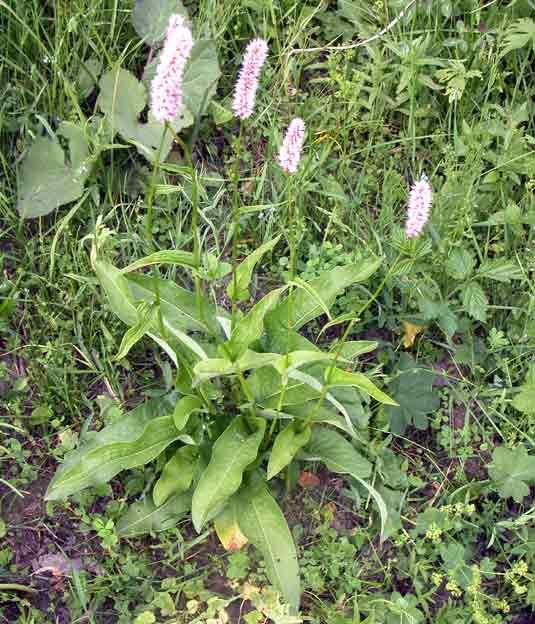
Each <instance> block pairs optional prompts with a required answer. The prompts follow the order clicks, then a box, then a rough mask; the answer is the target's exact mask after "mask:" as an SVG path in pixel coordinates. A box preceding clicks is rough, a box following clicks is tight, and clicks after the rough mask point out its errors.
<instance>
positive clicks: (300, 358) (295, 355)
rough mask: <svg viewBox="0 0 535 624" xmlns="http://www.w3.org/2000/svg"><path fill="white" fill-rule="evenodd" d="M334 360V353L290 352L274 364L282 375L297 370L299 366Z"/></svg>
mask: <svg viewBox="0 0 535 624" xmlns="http://www.w3.org/2000/svg"><path fill="white" fill-rule="evenodd" d="M334 358H335V354H334V353H324V352H323V351H292V352H291V353H288V355H287V356H284V357H282V358H281V359H280V360H279V362H277V363H276V364H275V368H276V369H277V371H278V372H279V373H280V374H281V375H282V374H284V373H287V372H288V371H293V370H297V369H298V368H301V366H306V365H308V364H316V363H318V362H327V361H329V360H333V359H334Z"/></svg>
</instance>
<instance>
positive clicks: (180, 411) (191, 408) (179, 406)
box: [173, 396, 203, 431]
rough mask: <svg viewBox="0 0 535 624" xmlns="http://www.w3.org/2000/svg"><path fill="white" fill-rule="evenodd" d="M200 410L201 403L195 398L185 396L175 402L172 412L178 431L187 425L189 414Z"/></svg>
mask: <svg viewBox="0 0 535 624" xmlns="http://www.w3.org/2000/svg"><path fill="white" fill-rule="evenodd" d="M202 408H203V402H202V401H201V399H199V398H198V397H195V396H185V397H182V398H181V399H180V400H179V401H177V403H176V405H175V410H174V412H173V420H174V423H175V427H176V428H177V429H178V431H182V429H184V427H185V426H186V425H187V424H188V420H189V417H190V416H191V414H193V413H194V412H199V411H201V410H202Z"/></svg>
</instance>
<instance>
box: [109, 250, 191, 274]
mask: <svg viewBox="0 0 535 624" xmlns="http://www.w3.org/2000/svg"><path fill="white" fill-rule="evenodd" d="M155 264H171V265H175V266H184V267H190V268H194V267H195V261H194V257H193V254H192V253H191V252H189V251H180V250H179V249H167V250H164V251H156V252H154V253H152V254H150V255H149V256H145V257H144V258H140V259H139V260H136V261H135V262H133V263H132V264H129V265H128V266H127V267H125V268H124V269H121V273H131V272H132V271H137V270H139V269H143V268H145V267H148V266H153V265H155Z"/></svg>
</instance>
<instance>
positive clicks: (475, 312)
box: [462, 282, 489, 323]
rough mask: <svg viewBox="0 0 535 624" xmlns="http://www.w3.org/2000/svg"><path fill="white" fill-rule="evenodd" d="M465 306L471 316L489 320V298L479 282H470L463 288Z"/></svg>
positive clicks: (483, 320)
mask: <svg viewBox="0 0 535 624" xmlns="http://www.w3.org/2000/svg"><path fill="white" fill-rule="evenodd" d="M462 300H463V306H464V309H465V310H466V312H467V313H468V315H469V316H471V317H472V318H473V319H475V320H476V321H481V322H482V323H484V322H485V321H486V320H487V308H488V305H489V300H488V299H487V295H485V292H484V290H483V288H481V286H480V285H479V284H478V283H477V282H468V284H466V286H464V287H463V289H462Z"/></svg>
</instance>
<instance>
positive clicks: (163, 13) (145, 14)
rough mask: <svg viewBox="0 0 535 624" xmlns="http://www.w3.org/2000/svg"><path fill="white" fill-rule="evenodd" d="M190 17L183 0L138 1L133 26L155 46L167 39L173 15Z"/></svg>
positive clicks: (134, 10)
mask: <svg viewBox="0 0 535 624" xmlns="http://www.w3.org/2000/svg"><path fill="white" fill-rule="evenodd" d="M175 14H178V15H182V16H183V17H186V18H187V17H188V12H187V10H186V8H185V7H184V5H183V3H182V2H181V0H136V3H135V4H134V8H133V9H132V24H133V25H134V28H135V29H136V32H137V34H138V35H139V36H140V37H141V38H142V39H143V41H145V43H147V44H148V45H151V46H153V45H154V44H155V43H158V41H161V40H162V39H163V38H164V37H165V33H166V32H167V27H168V26H169V19H170V18H171V16H172V15H175Z"/></svg>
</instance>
